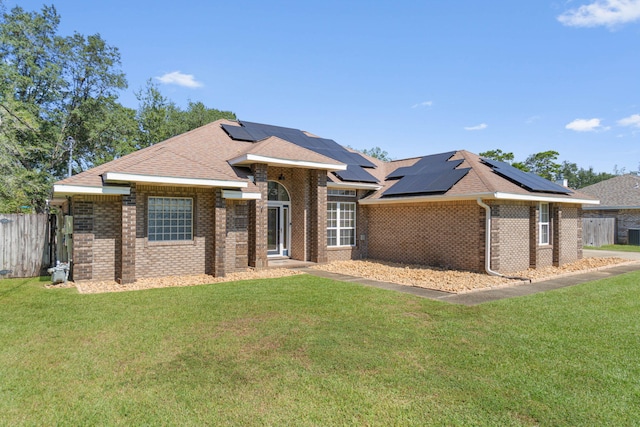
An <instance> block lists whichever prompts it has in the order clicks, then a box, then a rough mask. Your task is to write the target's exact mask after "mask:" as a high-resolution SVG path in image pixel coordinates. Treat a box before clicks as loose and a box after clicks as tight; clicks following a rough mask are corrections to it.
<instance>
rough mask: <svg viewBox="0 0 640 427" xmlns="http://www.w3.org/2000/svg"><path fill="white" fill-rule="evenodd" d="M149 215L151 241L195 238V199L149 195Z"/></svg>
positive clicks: (149, 236)
mask: <svg viewBox="0 0 640 427" xmlns="http://www.w3.org/2000/svg"><path fill="white" fill-rule="evenodd" d="M148 215H149V218H148V219H149V221H148V225H147V227H148V230H147V231H148V234H147V236H148V238H149V241H150V242H157V241H173V240H191V239H192V238H193V199H188V198H181V197H180V198H179V197H149V209H148Z"/></svg>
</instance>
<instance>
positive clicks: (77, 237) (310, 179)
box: [53, 120, 597, 283]
mask: <svg viewBox="0 0 640 427" xmlns="http://www.w3.org/2000/svg"><path fill="white" fill-rule="evenodd" d="M512 169H513V168H511V167H510V166H509V165H506V164H502V163H499V162H494V161H490V160H487V159H481V158H480V157H479V156H477V155H475V154H473V153H470V152H467V151H452V152H449V153H441V154H437V155H431V156H424V157H417V158H412V159H405V160H399V161H392V162H381V161H379V160H378V159H374V158H370V157H367V156H364V155H361V154H359V153H355V152H353V151H352V150H348V149H346V148H344V147H342V146H340V145H338V144H337V143H335V142H334V141H332V140H328V139H324V138H319V137H317V136H314V135H312V134H309V133H307V132H303V131H300V130H297V129H289V128H282V127H277V126H268V125H261V124H257V123H251V122H235V121H229V120H218V121H216V122H213V123H210V124H208V125H205V126H203V127H200V128H198V129H194V130H192V131H190V132H187V133H185V134H182V135H179V136H176V137H174V138H171V139H168V140H166V141H163V142H161V143H158V144H156V145H153V146H151V147H148V148H145V149H142V150H139V151H137V152H135V153H132V154H129V155H127V156H124V157H122V158H119V159H116V160H113V161H111V162H109V163H106V164H103V165H100V166H98V167H95V168H93V169H90V170H87V171H85V172H82V173H80V174H78V175H74V176H72V177H69V178H66V179H63V180H61V181H58V182H56V183H55V184H54V195H53V203H54V204H57V205H59V206H61V208H62V209H61V210H62V212H64V213H65V216H68V217H72V220H69V219H66V220H65V222H64V223H65V224H69V225H68V229H67V234H68V236H67V237H68V239H67V242H69V248H70V258H72V260H73V278H74V280H114V279H115V280H118V281H121V282H122V283H130V282H133V281H135V280H136V278H143V277H157V276H164V275H176V274H202V273H204V274H212V275H215V276H224V275H225V274H227V273H230V272H236V271H242V270H245V269H247V268H248V267H253V268H258V269H259V268H267V267H268V265H269V262H270V260H274V259H282V258H291V259H295V260H301V261H311V262H315V263H324V262H328V261H333V260H344V259H361V258H371V259H380V260H389V261H400V262H407V263H419V264H427V265H432V266H442V267H447V268H454V269H463V270H470V271H479V272H484V271H486V272H488V273H490V274H494V273H496V272H497V273H509V272H514V271H519V270H524V269H527V268H529V267H533V268H537V267H545V266H550V265H561V264H565V263H568V262H572V261H575V260H577V259H579V258H581V257H582V241H581V226H582V225H581V224H582V222H581V215H582V209H581V206H582V204H590V203H597V201H595V200H593V199H591V198H590V197H588V196H586V195H583V194H581V193H578V192H575V191H571V190H569V189H566V188H564V187H560V186H557V185H555V184H553V183H550V182H549V181H546V180H542V178H539V177H537V176H532V175H531V174H524V175H521V174H522V172H518V171H517V170H512Z"/></svg>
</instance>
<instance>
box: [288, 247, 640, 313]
mask: <svg viewBox="0 0 640 427" xmlns="http://www.w3.org/2000/svg"><path fill="white" fill-rule="evenodd" d="M585 252H586V251H585ZM590 252H597V253H598V254H596V255H591V256H597V257H608V256H618V257H620V258H623V257H622V256H621V254H623V253H624V254H637V255H640V254H638V253H633V252H614V255H604V254H602V252H605V251H590ZM607 252H610V251H607ZM587 256H589V255H587V254H585V257H587ZM625 258H628V259H629V257H625ZM636 259H637V260H638V261H636V260H634V259H633V258H631V259H630V261H629V262H627V263H624V264H620V265H615V266H612V267H607V268H603V269H601V270H597V271H590V272H587V273H577V274H567V275H563V276H558V277H555V278H552V279H548V280H541V281H537V282H533V283H526V282H524V283H523V282H517V284H516V283H514V285H511V286H510V285H506V286H501V287H499V288H488V289H479V290H477V291H471V292H465V293H460V294H455V293H451V292H445V291H438V290H435V289H425V288H418V287H415V286H406V285H398V284H395V283H389V282H381V281H378V280H371V279H365V278H362V277H355V276H348V275H346V274H339V273H331V272H328V271H322V270H315V269H313V268H301V269H300V271H303V272H305V273H307V274H311V275H313V276H318V277H324V278H327V279H333V280H340V281H342V282H353V283H359V284H362V285H366V286H373V287H376V288H380V289H387V290H390V291H397V292H403V293H406V294H411V295H415V296H418V297H422V298H428V299H432V300H438V301H444V302H449V303H452V304H462V305H469V306H472V305H478V304H482V303H485V302H490V301H497V300H500V299H504V298H513V297H519V296H524V295H531V294H535V293H538V292H544V291H550V290H553V289H559V288H564V287H567V286H574V285H579V284H581V283H586V282H591V281H594V280H599V279H606V278H608V277H612V276H617V275H619V274H624V273H629V272H632V271H636V270H640V256H638V257H637V258H636Z"/></svg>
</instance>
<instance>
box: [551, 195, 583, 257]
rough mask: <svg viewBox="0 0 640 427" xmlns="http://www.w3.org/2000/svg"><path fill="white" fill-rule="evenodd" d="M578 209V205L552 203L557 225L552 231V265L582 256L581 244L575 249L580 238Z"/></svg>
mask: <svg viewBox="0 0 640 427" xmlns="http://www.w3.org/2000/svg"><path fill="white" fill-rule="evenodd" d="M580 211H581V209H580V208H579V207H578V206H569V205H554V207H553V212H554V214H553V215H554V219H556V221H557V226H556V227H555V229H554V232H553V244H554V259H553V265H556V266H558V265H563V264H568V263H571V262H574V261H577V260H578V259H580V258H582V245H580V247H579V249H578V250H576V242H578V241H581V240H582V233H581V231H582V218H581V216H580ZM556 230H557V231H556Z"/></svg>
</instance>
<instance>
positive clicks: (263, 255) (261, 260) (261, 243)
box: [248, 163, 268, 269]
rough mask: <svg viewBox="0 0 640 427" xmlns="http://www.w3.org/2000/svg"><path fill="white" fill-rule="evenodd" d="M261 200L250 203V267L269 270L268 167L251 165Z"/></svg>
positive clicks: (256, 164)
mask: <svg viewBox="0 0 640 427" xmlns="http://www.w3.org/2000/svg"><path fill="white" fill-rule="evenodd" d="M251 172H252V173H253V182H254V183H255V185H256V187H258V191H259V192H260V195H261V197H260V200H252V201H251V202H250V203H249V250H248V252H249V266H251V267H254V268H257V269H261V268H267V196H268V195H267V190H268V184H267V165H265V164H258V163H255V164H253V165H251Z"/></svg>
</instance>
